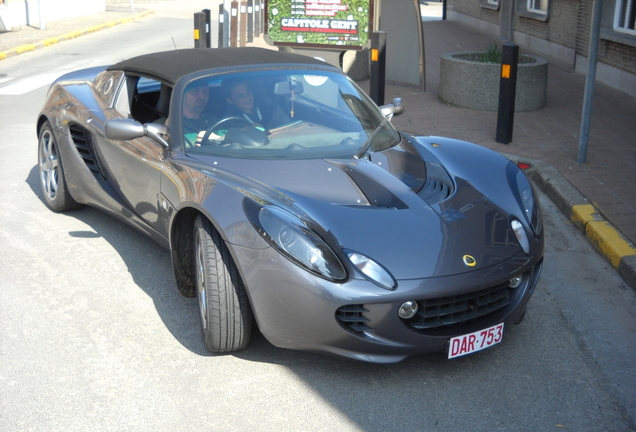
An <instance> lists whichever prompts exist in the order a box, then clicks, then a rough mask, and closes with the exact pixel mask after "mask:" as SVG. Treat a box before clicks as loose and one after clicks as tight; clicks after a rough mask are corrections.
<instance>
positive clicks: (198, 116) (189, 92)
mask: <svg viewBox="0 0 636 432" xmlns="http://www.w3.org/2000/svg"><path fill="white" fill-rule="evenodd" d="M209 98H210V89H209V87H208V84H207V83H206V82H205V81H195V82H194V83H192V84H190V85H188V87H187V88H186V90H185V92H184V94H183V121H182V124H183V136H184V138H185V146H186V147H188V148H190V147H192V146H195V145H196V146H199V145H201V143H200V139H201V136H202V135H203V134H204V133H205V131H206V130H207V129H208V128H209V127H211V126H212V125H214V124H215V123H216V122H217V121H218V119H217V118H216V117H215V116H213V115H211V114H209V113H207V112H205V108H206V107H207V105H208V100H209ZM155 123H159V124H167V123H168V118H166V117H162V118H160V119H159V120H156V121H155Z"/></svg>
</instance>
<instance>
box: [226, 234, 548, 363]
mask: <svg viewBox="0 0 636 432" xmlns="http://www.w3.org/2000/svg"><path fill="white" fill-rule="evenodd" d="M229 246H230V248H232V250H233V253H234V256H235V258H236V262H237V263H238V265H239V270H240V271H241V274H242V276H243V281H244V283H245V286H246V288H247V292H248V295H249V298H250V302H251V305H252V310H253V311H254V316H255V318H256V321H257V323H258V325H259V328H260V330H261V332H262V333H263V335H264V336H265V337H266V338H267V340H268V341H270V342H271V343H272V344H273V345H275V346H278V347H281V348H288V349H296V350H303V351H312V352H320V353H330V354H335V355H339V356H344V357H349V358H354V359H357V360H363V361H369V362H376V363H393V362H398V361H400V360H402V359H404V358H405V357H408V356H410V355H414V354H422V353H432V352H444V351H445V350H447V343H448V340H449V339H450V338H451V337H454V336H459V335H463V334H467V333H471V332H474V331H477V330H481V329H483V328H486V327H490V326H492V325H495V324H497V323H500V322H506V323H515V322H518V321H519V319H520V318H522V316H523V314H524V312H525V308H526V305H527V303H528V301H529V299H530V296H531V295H532V293H533V291H534V288H535V287H536V285H537V282H538V279H539V274H540V273H541V267H542V262H543V259H542V255H537V256H535V257H532V258H531V259H528V256H527V255H525V254H524V253H520V254H518V255H517V256H515V257H512V258H510V259H508V260H506V261H505V262H503V263H499V264H497V265H495V266H491V267H488V268H484V269H480V270H475V271H472V272H468V273H463V274H458V275H452V276H445V277H438V278H427V279H410V280H398V287H397V289H396V290H395V291H387V290H385V289H382V288H380V287H378V286H376V285H374V284H373V283H371V282H369V281H367V280H365V279H362V278H359V277H354V278H351V279H349V280H348V281H347V282H345V283H341V284H336V283H332V282H329V281H326V280H324V279H321V278H318V277H316V276H314V275H312V274H309V273H308V272H306V271H304V270H302V269H300V268H299V267H297V266H296V265H294V264H292V263H291V262H290V261H288V260H287V259H285V258H284V257H282V256H281V255H280V254H279V253H278V252H276V251H274V250H273V249H270V248H268V249H261V250H254V249H248V248H243V247H238V246H232V245H229ZM520 274H522V275H523V282H522V283H521V285H520V286H519V287H517V288H510V287H509V286H508V281H509V280H510V279H511V278H512V277H513V276H516V275H520ZM406 301H417V302H418V304H419V305H420V314H419V315H418V316H416V317H414V318H412V319H411V320H404V319H402V318H400V317H399V316H398V309H399V308H400V306H401V305H402V303H404V302H406Z"/></svg>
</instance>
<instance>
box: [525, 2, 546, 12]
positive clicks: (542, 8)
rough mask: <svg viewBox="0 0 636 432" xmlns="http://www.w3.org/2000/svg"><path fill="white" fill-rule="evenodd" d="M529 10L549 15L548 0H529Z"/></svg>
mask: <svg viewBox="0 0 636 432" xmlns="http://www.w3.org/2000/svg"><path fill="white" fill-rule="evenodd" d="M528 11H530V12H533V13H538V14H541V15H547V14H548V0H528Z"/></svg>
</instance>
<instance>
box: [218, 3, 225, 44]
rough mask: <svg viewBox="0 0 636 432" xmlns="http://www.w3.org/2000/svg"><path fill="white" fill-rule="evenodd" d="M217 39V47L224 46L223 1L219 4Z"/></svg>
mask: <svg viewBox="0 0 636 432" xmlns="http://www.w3.org/2000/svg"><path fill="white" fill-rule="evenodd" d="M218 37H219V39H218V41H217V43H216V47H217V48H224V47H226V46H227V45H226V43H225V9H224V7H223V3H221V4H220V5H219V36H218Z"/></svg>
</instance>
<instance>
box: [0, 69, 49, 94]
mask: <svg viewBox="0 0 636 432" xmlns="http://www.w3.org/2000/svg"><path fill="white" fill-rule="evenodd" d="M57 77H59V74H57V73H56V74H42V75H36V76H32V77H29V78H25V79H22V80H18V81H16V82H14V83H13V84H9V85H8V86H6V87H3V88H0V95H14V96H15V95H23V94H25V93H28V92H30V91H33V90H35V89H39V88H40V87H43V86H45V85H49V84H51V83H52V82H53V81H54V80H55V79H56V78H57ZM10 79H11V78H9V80H10Z"/></svg>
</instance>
